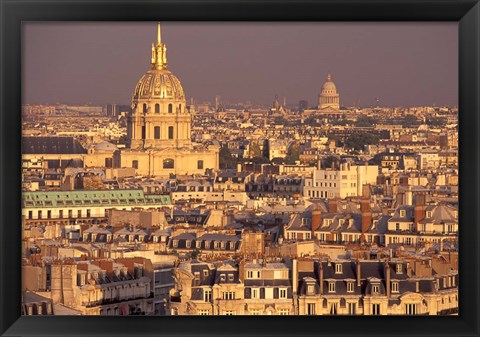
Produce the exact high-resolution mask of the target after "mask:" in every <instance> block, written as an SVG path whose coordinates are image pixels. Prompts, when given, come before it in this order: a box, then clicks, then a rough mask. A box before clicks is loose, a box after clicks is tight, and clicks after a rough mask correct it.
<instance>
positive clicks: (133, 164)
mask: <svg viewBox="0 0 480 337" xmlns="http://www.w3.org/2000/svg"><path fill="white" fill-rule="evenodd" d="M132 167H133V168H134V169H138V160H132Z"/></svg>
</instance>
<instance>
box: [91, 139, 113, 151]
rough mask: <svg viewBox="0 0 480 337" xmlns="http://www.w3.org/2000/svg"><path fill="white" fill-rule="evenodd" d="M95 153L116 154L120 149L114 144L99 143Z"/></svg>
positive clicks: (95, 147)
mask: <svg viewBox="0 0 480 337" xmlns="http://www.w3.org/2000/svg"><path fill="white" fill-rule="evenodd" d="M94 149H95V151H103V152H115V151H117V150H118V147H117V146H116V145H113V144H112V143H109V142H107V141H103V142H101V143H98V144H96V145H95V146H94Z"/></svg>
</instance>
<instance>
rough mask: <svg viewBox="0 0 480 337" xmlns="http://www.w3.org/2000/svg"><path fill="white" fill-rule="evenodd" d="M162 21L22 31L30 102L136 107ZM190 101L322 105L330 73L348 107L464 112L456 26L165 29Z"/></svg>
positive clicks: (168, 25) (31, 26) (183, 25)
mask: <svg viewBox="0 0 480 337" xmlns="http://www.w3.org/2000/svg"><path fill="white" fill-rule="evenodd" d="M156 24H157V23H156V22H148V23H147V22H141V23H136V22H134V23H127V22H124V23H109V22H101V23H100V22H98V23H93V22H84V23H73V22H72V23H66V22H64V23H44V22H38V23H37V22H29V23H25V24H24V26H23V46H22V48H23V50H22V51H23V69H22V70H23V78H22V83H23V103H25V104H53V103H65V104H107V103H117V104H129V103H130V100H131V95H132V92H133V89H134V86H135V84H136V83H137V81H138V80H139V79H140V77H141V76H142V75H143V74H144V73H145V72H146V71H147V70H148V69H149V68H150V57H151V44H152V42H154V41H155V39H156ZM162 39H163V42H164V43H166V45H167V58H168V69H169V70H170V71H172V72H173V73H174V74H175V75H176V76H177V77H178V78H179V79H180V81H181V83H182V86H183V88H184V90H185V94H186V96H187V99H188V100H189V99H190V97H193V98H194V99H195V101H196V102H198V103H201V102H203V101H210V102H213V101H214V99H215V96H216V95H219V96H221V99H222V101H224V102H229V103H234V102H245V101H252V102H253V103H255V104H265V105H270V104H271V102H272V101H273V99H274V96H275V94H277V95H278V96H279V98H280V101H283V96H286V99H287V104H294V105H296V104H298V101H299V100H300V99H306V100H307V101H308V102H309V105H310V106H313V105H316V101H317V96H318V94H319V92H320V90H321V86H322V84H323V83H324V81H325V78H326V76H327V74H328V73H331V74H332V76H333V81H334V82H335V84H336V86H337V89H338V91H339V93H340V103H341V105H342V106H352V105H357V106H370V105H373V104H376V103H375V102H376V99H377V98H379V99H380V105H382V106H432V105H436V106H457V105H458V24H457V23H455V22H445V23H426V22H422V23H270V22H268V23H250V22H242V23H238V22H236V23H210V22H195V23H189V22H162Z"/></svg>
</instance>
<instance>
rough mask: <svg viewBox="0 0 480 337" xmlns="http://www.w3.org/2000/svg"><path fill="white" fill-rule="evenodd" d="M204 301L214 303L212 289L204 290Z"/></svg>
mask: <svg viewBox="0 0 480 337" xmlns="http://www.w3.org/2000/svg"><path fill="white" fill-rule="evenodd" d="M203 300H204V301H205V302H211V301H212V290H210V289H204V290H203Z"/></svg>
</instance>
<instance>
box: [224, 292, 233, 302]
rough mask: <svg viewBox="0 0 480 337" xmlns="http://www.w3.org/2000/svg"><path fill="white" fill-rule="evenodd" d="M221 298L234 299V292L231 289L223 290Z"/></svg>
mask: <svg viewBox="0 0 480 337" xmlns="http://www.w3.org/2000/svg"><path fill="white" fill-rule="evenodd" d="M222 298H223V299H224V300H234V299H235V292H233V291H224V292H223V293H222Z"/></svg>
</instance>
